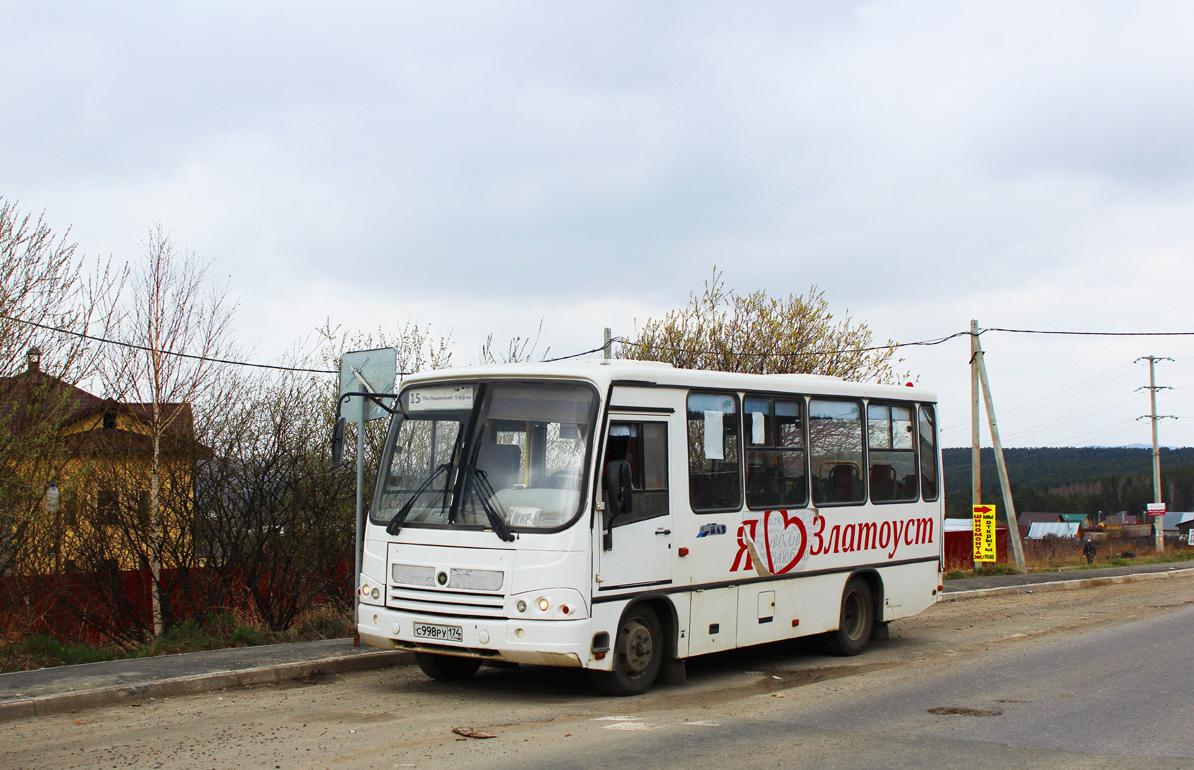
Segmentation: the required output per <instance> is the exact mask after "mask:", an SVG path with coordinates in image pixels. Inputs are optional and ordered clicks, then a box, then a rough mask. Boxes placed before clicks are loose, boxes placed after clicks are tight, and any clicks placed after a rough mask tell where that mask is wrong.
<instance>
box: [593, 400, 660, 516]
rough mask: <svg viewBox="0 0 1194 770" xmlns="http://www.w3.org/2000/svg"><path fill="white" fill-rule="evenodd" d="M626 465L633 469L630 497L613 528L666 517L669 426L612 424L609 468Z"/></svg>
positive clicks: (608, 443)
mask: <svg viewBox="0 0 1194 770" xmlns="http://www.w3.org/2000/svg"><path fill="white" fill-rule="evenodd" d="M613 463H625V464H626V465H627V466H628V467H629V469H630V494H629V496H628V497H629V499H628V500H627V501H626V502H625V510H624V511H623V512H622V513H621V514H620V515H619V516H618V517H617V518H615V519H614V521H613V526H615V527H618V526H622V525H623V524H631V523H633V522H636V521H642V520H643V519H651V518H654V517H656V516H663V515H666V514H667V513H668V512H669V511H670V508H669V503H668V487H667V423H663V422H620V421H619V422H610V424H609V437H608V439H607V442H606V450H605V465H606V467H609V466H610V465H611V464H613Z"/></svg>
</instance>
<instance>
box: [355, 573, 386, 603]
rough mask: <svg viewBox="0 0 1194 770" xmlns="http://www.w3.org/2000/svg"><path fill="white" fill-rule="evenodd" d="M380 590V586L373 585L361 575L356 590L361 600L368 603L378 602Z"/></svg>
mask: <svg viewBox="0 0 1194 770" xmlns="http://www.w3.org/2000/svg"><path fill="white" fill-rule="evenodd" d="M381 590H382V589H381V586H376V585H373V583H372V582H371V581H370V580H369V578H367V577H365V576H364V575H361V588H360V590H358V591H357V593H358V594H359V595H360V597H361V601H363V602H369V603H377V602H380V601H381Z"/></svg>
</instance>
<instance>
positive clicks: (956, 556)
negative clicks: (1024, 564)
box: [945, 527, 1007, 572]
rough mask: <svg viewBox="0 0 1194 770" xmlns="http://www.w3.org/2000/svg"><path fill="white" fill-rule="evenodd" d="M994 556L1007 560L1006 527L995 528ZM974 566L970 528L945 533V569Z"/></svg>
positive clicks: (997, 558) (972, 538) (972, 537)
mask: <svg viewBox="0 0 1194 770" xmlns="http://www.w3.org/2000/svg"><path fill="white" fill-rule="evenodd" d="M995 558H996V560H998V561H1001V562H1005V561H1007V527H996V528H995ZM973 567H974V534H973V533H972V532H971V531H970V530H961V531H957V532H946V533H945V570H946V572H948V571H949V570H953V569H972V568H973Z"/></svg>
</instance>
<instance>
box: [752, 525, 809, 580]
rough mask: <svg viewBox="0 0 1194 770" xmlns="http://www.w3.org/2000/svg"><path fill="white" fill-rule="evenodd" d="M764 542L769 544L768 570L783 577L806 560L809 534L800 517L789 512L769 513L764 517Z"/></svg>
mask: <svg viewBox="0 0 1194 770" xmlns="http://www.w3.org/2000/svg"><path fill="white" fill-rule="evenodd" d="M763 542H765V543H766V544H767V568H768V570H769V571H770V572H771V574H772V575H782V574H784V573H785V572H788V571H789V570H791V569H792V568H793V567H795V566H796V565H797V564H799V563H800V560H801V559H802V558H804V551H805V549H806V547H807V546H808V532H807V531H806V530H805V528H804V522H803V521H801V520H800V517H799V516H796V515H792V514H789V513H788V512H787V511H767V514H766V515H765V516H764V517H763Z"/></svg>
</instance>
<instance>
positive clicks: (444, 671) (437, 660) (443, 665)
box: [415, 652, 481, 682]
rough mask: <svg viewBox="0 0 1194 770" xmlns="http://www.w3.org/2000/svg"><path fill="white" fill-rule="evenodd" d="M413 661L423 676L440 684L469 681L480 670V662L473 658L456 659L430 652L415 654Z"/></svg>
mask: <svg viewBox="0 0 1194 770" xmlns="http://www.w3.org/2000/svg"><path fill="white" fill-rule="evenodd" d="M415 660H416V661H418V663H419V668H421V669H423V673H424V674H426V675H427V676H429V677H431V678H432V679H436V680H438V681H441V682H451V681H455V680H457V679H469V678H470V677H472V675H473V674H475V673H477V669H479V668H481V661H479V660H477V659H475V658H457V657H454V656H452V655H436V654H434V653H430V652H416V653H415Z"/></svg>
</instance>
